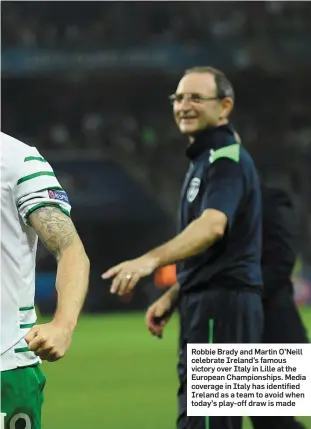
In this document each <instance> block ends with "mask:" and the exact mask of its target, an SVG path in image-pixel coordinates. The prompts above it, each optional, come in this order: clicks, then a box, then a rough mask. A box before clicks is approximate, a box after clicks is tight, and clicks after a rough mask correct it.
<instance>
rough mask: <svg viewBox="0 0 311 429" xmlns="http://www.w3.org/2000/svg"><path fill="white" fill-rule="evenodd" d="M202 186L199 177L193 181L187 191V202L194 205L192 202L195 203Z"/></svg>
mask: <svg viewBox="0 0 311 429" xmlns="http://www.w3.org/2000/svg"><path fill="white" fill-rule="evenodd" d="M200 184H201V180H200V179H198V178H197V177H195V178H194V179H192V180H191V182H190V185H189V187H188V191H187V200H188V202H189V203H192V201H194V200H195V198H196V196H197V195H198V193H199V189H200Z"/></svg>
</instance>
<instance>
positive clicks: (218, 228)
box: [211, 223, 226, 241]
mask: <svg viewBox="0 0 311 429" xmlns="http://www.w3.org/2000/svg"><path fill="white" fill-rule="evenodd" d="M225 231H226V228H225V226H224V225H223V224H221V223H216V224H214V225H212V226H211V235H212V237H214V241H219V240H221V239H222V238H223V236H224V235H225Z"/></svg>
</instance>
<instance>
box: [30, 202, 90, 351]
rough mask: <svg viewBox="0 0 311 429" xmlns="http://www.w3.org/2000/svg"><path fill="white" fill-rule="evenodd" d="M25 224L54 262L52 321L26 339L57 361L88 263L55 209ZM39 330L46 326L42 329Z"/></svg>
mask: <svg viewBox="0 0 311 429" xmlns="http://www.w3.org/2000/svg"><path fill="white" fill-rule="evenodd" d="M29 222H30V224H31V226H32V227H33V228H34V229H35V231H36V232H37V234H38V237H39V239H40V240H41V241H42V243H43V244H44V245H45V247H46V248H47V249H48V250H49V251H50V252H51V253H52V254H53V255H54V256H55V258H56V260H57V277H56V289H57V292H58V300H57V309H56V313H55V315H54V318H53V320H52V322H51V323H50V324H49V323H48V324H46V325H37V326H34V327H33V328H32V330H31V331H30V332H29V334H28V335H27V337H26V340H27V342H28V343H29V348H30V349H31V350H33V351H35V353H36V354H37V355H39V356H40V357H41V358H43V359H47V360H57V359H59V358H60V357H62V356H63V355H64V354H65V353H66V351H67V350H68V348H69V345H70V342H71V336H72V334H73V331H74V329H75V327H76V324H77V321H78V316H79V313H80V311H81V308H82V306H83V303H84V300H85V297H86V293H87V289H88V282H89V271H90V263H89V260H88V257H87V255H86V253H85V250H84V247H83V244H82V242H81V240H80V238H79V236H78V233H77V231H76V229H75V227H74V224H73V223H72V221H71V219H70V218H69V217H68V216H67V215H66V214H64V213H63V212H62V211H61V210H60V209H59V208H58V207H53V206H46V207H41V208H38V209H37V210H35V211H34V212H33V213H31V215H30V216H29ZM42 327H47V329H43V332H42Z"/></svg>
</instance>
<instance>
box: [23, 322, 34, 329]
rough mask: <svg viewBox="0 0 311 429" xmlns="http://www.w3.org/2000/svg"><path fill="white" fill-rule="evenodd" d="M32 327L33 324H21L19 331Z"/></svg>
mask: <svg viewBox="0 0 311 429" xmlns="http://www.w3.org/2000/svg"><path fill="white" fill-rule="evenodd" d="M33 326H34V323H21V324H20V325H19V327H20V328H21V329H26V328H32V327H33Z"/></svg>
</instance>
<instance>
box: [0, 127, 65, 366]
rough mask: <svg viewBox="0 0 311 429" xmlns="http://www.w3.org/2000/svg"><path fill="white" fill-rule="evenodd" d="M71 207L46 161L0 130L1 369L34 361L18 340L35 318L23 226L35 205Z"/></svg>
mask: <svg viewBox="0 0 311 429" xmlns="http://www.w3.org/2000/svg"><path fill="white" fill-rule="evenodd" d="M48 205H53V206H57V207H59V208H60V209H61V210H62V211H63V212H64V213H66V214H67V215H68V216H70V211H71V206H70V204H69V201H68V198H67V195H66V192H65V191H64V190H63V189H62V187H61V186H60V184H59V182H58V180H57V178H56V177H55V174H54V172H53V169H52V167H51V166H50V164H49V163H48V162H47V161H46V160H45V159H44V158H43V157H42V156H41V155H40V153H39V152H38V150H37V149H36V148H34V147H31V146H28V145H26V144H24V143H22V142H20V141H18V140H16V139H14V138H13V137H10V136H8V135H6V134H4V133H2V132H1V371H5V370H9V369H13V368H17V367H21V366H27V365H32V364H34V363H36V362H40V359H39V358H38V357H36V356H35V354H34V353H33V352H30V351H28V349H27V343H26V341H25V339H24V337H25V335H26V334H27V332H28V331H29V330H30V329H31V327H32V326H33V325H34V324H35V322H36V312H35V308H34V296H35V265H36V251H37V242H38V237H37V234H36V232H35V230H34V229H33V228H32V227H31V226H30V225H28V223H27V221H28V218H29V215H30V214H31V213H32V212H33V211H34V210H36V209H37V208H39V207H42V206H48Z"/></svg>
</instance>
